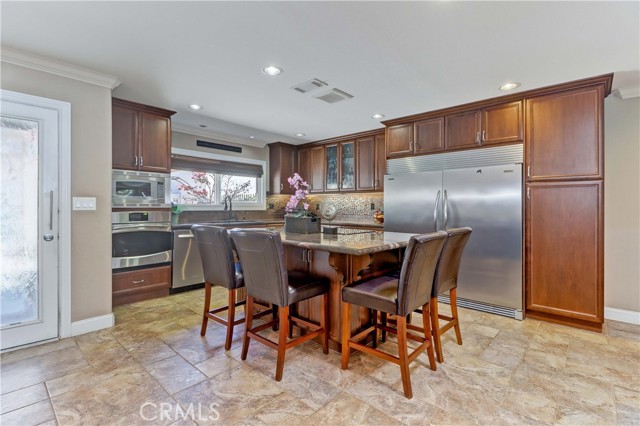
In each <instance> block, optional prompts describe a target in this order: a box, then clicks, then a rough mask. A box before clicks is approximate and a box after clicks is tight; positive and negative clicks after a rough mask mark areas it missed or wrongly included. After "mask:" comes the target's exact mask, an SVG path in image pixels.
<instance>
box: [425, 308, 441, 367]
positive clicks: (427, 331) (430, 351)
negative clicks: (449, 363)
mask: <svg viewBox="0 0 640 426" xmlns="http://www.w3.org/2000/svg"><path fill="white" fill-rule="evenodd" d="M430 315H431V313H430V310H429V304H428V303H425V304H424V305H423V306H422V328H423V329H424V338H425V339H427V340H428V341H429V346H427V355H428V356H429V366H430V367H431V369H432V370H433V371H436V370H437V368H438V367H437V366H436V358H435V357H434V355H433V339H432V337H431V328H430V327H429V325H430V324H429V322H430V320H429V316H430Z"/></svg>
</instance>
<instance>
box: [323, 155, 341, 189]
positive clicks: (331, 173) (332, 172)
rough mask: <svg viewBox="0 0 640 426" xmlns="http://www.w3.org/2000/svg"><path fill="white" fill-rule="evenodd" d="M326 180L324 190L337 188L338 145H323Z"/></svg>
mask: <svg viewBox="0 0 640 426" xmlns="http://www.w3.org/2000/svg"><path fill="white" fill-rule="evenodd" d="M325 164H326V174H325V176H326V181H325V186H324V190H325V191H337V190H338V145H327V146H326V147H325Z"/></svg>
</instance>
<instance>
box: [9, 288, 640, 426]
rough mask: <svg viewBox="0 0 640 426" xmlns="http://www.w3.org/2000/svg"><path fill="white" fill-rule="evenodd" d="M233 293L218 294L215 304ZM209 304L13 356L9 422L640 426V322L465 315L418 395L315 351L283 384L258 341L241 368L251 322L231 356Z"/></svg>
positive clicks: (170, 309)
mask: <svg viewBox="0 0 640 426" xmlns="http://www.w3.org/2000/svg"><path fill="white" fill-rule="evenodd" d="M225 298H226V295H225V293H224V291H222V290H221V291H216V292H215V293H214V305H215V304H217V305H222V304H223V303H224V300H225ZM202 299H203V291H201V290H198V291H194V292H189V293H182V294H178V295H173V296H170V297H168V298H164V299H157V300H152V301H146V302H140V303H135V304H131V305H126V306H121V307H117V308H116V309H115V310H114V311H115V315H116V326H115V327H113V328H111V329H107V330H102V331H99V332H95V333H90V334H85V335H82V336H78V337H75V338H70V339H64V340H61V341H57V342H55V343H48V344H44V345H40V346H35V347H32V348H28V349H22V350H18V351H14V352H9V353H5V354H2V357H1V362H2V364H1V366H0V368H1V379H2V382H1V385H0V387H1V392H2V397H1V408H2V416H1V418H0V423H1V424H2V425H21V426H22V425H32V424H33V425H37V424H43V425H55V424H59V425H112V424H113V425H127V426H128V425H138V424H147V425H148V424H154V425H155V424H163V425H170V424H175V425H194V424H220V425H272V424H275V425H290V426H293V425H314V426H315V425H325V424H326V425H331V426H338V425H346V424H349V425H365V424H366V425H396V424H411V425H413V424H433V425H492V426H493V425H529V424H534V425H535V424H559V425H562V424H571V425H614V424H619V425H638V424H640V327H638V326H631V325H628V324H623V323H617V322H612V321H608V322H607V323H606V324H605V330H604V333H603V334H597V333H591V332H587V331H582V330H576V329H573V328H568V327H562V326H557V325H553V324H548V323H541V322H539V321H534V320H525V321H522V322H520V321H515V320H510V319H508V318H503V317H499V316H495V315H490V314H484V313H479V312H475V311H470V310H465V309H462V310H461V321H462V335H463V340H464V344H463V345H462V346H458V345H457V344H456V343H455V341H454V339H453V333H447V335H445V338H444V355H445V362H444V364H439V365H438V370H437V371H435V372H434V371H431V370H429V368H428V359H427V357H426V355H420V357H418V359H417V360H416V361H415V362H414V363H413V364H412V365H411V379H412V383H413V394H414V398H413V399H412V400H407V399H405V398H404V396H403V394H402V384H401V381H400V373H399V370H398V367H397V366H395V365H393V364H390V363H386V362H383V361H380V360H378V359H375V358H373V357H370V356H368V355H366V356H365V355H362V354H356V355H352V357H351V360H350V364H349V369H348V370H346V371H343V370H341V369H340V356H339V354H338V353H335V352H330V354H329V355H324V354H323V353H322V350H321V348H320V346H319V345H317V344H315V343H313V342H309V343H307V344H305V345H303V346H300V347H297V348H295V349H292V350H290V351H289V352H288V353H287V359H286V364H285V371H284V378H283V380H282V382H280V383H277V382H275V381H274V380H273V374H274V372H275V352H274V351H273V350H271V349H269V348H266V347H264V346H262V345H260V344H257V343H252V345H251V347H250V351H249V356H248V358H247V360H246V361H242V360H240V346H241V345H240V344H241V337H240V336H241V332H242V330H241V327H238V329H237V330H236V338H235V340H234V344H233V346H232V349H231V351H229V352H225V351H224V347H223V346H224V328H222V327H221V326H219V325H217V324H215V323H212V322H211V323H210V324H209V330H208V333H207V335H206V336H205V337H203V338H201V337H200V335H199V328H200V311H201V309H202ZM447 308H448V307H447V306H446V305H443V306H442V307H441V309H442V310H445V311H446V310H447ZM415 320H416V319H414V321H415ZM417 320H418V321H419V320H420V318H417ZM449 334H450V335H449ZM384 346H385V347H386V348H387V349H390V350H392V349H393V344H392V342H387V343H385V344H384Z"/></svg>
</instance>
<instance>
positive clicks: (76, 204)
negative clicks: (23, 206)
mask: <svg viewBox="0 0 640 426" xmlns="http://www.w3.org/2000/svg"><path fill="white" fill-rule="evenodd" d="M95 209H96V197H73V210H95Z"/></svg>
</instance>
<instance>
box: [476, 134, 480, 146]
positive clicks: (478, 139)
mask: <svg viewBox="0 0 640 426" xmlns="http://www.w3.org/2000/svg"><path fill="white" fill-rule="evenodd" d="M476 143H477V144H478V145H480V132H476Z"/></svg>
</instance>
